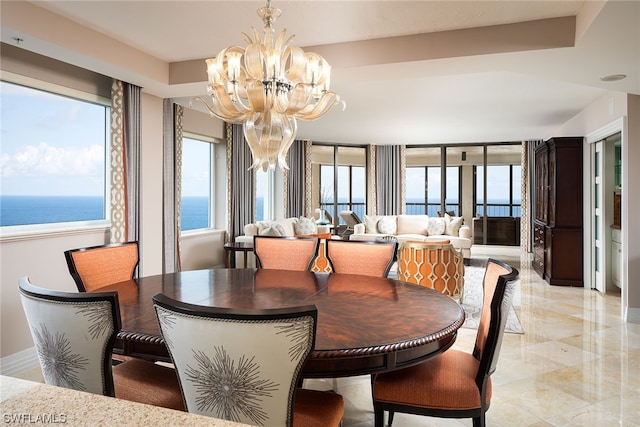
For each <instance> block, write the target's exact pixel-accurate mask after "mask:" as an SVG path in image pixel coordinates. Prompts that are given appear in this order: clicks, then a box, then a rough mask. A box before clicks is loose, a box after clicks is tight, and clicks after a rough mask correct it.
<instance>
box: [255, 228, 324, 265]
mask: <svg viewBox="0 0 640 427" xmlns="http://www.w3.org/2000/svg"><path fill="white" fill-rule="evenodd" d="M253 251H254V253H255V255H256V264H257V266H258V268H269V269H277V270H295V271H308V270H309V269H310V268H311V265H312V263H313V260H314V259H315V258H316V256H317V255H318V238H316V237H308V238H307V237H303V238H298V237H280V236H254V237H253Z"/></svg>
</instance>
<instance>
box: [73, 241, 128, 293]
mask: <svg viewBox="0 0 640 427" xmlns="http://www.w3.org/2000/svg"><path fill="white" fill-rule="evenodd" d="M64 256H65V258H66V260H67V266H68V267H69V272H70V273H71V277H73V280H74V281H75V282H76V286H77V287H78V290H79V291H80V292H91V291H94V290H96V289H100V288H102V287H105V286H107V285H111V284H113V283H117V282H123V281H125V280H129V279H132V278H133V275H134V273H135V270H136V268H137V267H138V259H139V257H138V242H126V243H114V244H110V245H102V246H92V247H88V248H80V249H71V250H68V251H65V253H64Z"/></svg>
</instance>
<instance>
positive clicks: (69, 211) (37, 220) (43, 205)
mask: <svg viewBox="0 0 640 427" xmlns="http://www.w3.org/2000/svg"><path fill="white" fill-rule="evenodd" d="M104 217H105V205H104V198H103V197H84V196H0V227H5V226H10V225H30V224H52V223H56V222H72V221H94V220H101V219H104ZM181 219H182V223H181V228H182V230H195V229H197V228H206V227H208V223H209V205H208V199H207V198H206V197H184V198H183V199H182V217H181Z"/></svg>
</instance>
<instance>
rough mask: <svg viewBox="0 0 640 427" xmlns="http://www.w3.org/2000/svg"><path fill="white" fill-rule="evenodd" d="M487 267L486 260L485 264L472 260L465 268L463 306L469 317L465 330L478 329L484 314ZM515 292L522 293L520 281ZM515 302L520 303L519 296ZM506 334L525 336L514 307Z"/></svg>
mask: <svg viewBox="0 0 640 427" xmlns="http://www.w3.org/2000/svg"><path fill="white" fill-rule="evenodd" d="M485 265H486V260H484V263H483V262H481V261H479V260H473V259H472V263H471V265H470V266H465V269H464V295H463V298H462V303H461V305H462V308H463V309H464V311H465V313H466V315H467V318H466V320H465V321H464V324H463V325H462V327H463V328H469V329H477V328H478V323H479V322H480V315H481V314H482V296H483V295H482V279H483V278H484V271H485V267H484V266H485ZM515 292H516V293H519V292H520V279H517V280H516V283H515ZM514 300H515V301H519V298H517V295H514ZM505 332H509V333H512V334H524V329H523V328H522V325H521V324H520V320H519V319H518V315H517V314H516V312H515V310H514V309H513V305H512V306H511V308H510V309H509V316H508V317H507V324H506V326H505Z"/></svg>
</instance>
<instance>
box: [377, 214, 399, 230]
mask: <svg viewBox="0 0 640 427" xmlns="http://www.w3.org/2000/svg"><path fill="white" fill-rule="evenodd" d="M378 231H379V232H380V233H382V234H396V232H397V231H398V220H397V219H396V217H395V215H393V216H383V217H381V218H380V219H379V220H378Z"/></svg>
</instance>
